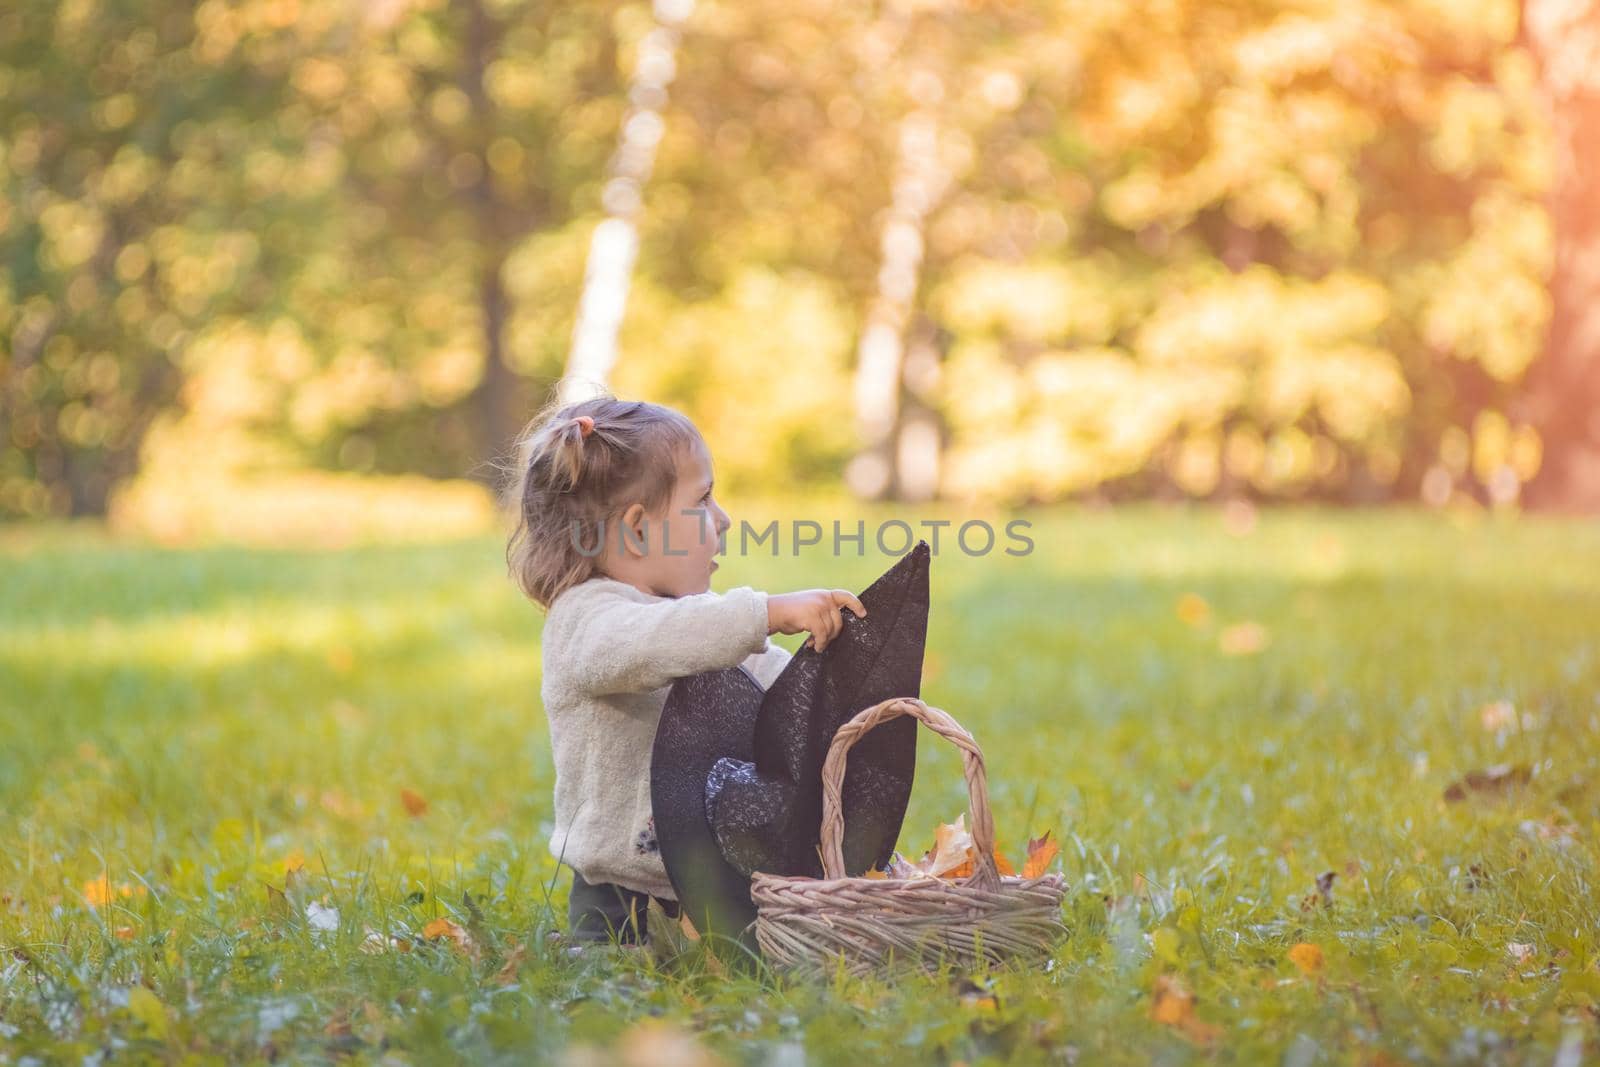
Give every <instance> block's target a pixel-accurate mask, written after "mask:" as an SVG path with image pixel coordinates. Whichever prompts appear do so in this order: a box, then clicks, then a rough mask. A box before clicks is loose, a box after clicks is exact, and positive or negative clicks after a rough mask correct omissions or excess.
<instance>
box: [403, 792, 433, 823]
mask: <svg viewBox="0 0 1600 1067" xmlns="http://www.w3.org/2000/svg"><path fill="white" fill-rule="evenodd" d="M400 803H401V804H402V805H404V807H405V809H406V814H407V815H410V816H411V817H412V818H413V819H420V818H421V817H422V816H424V815H426V814H428V798H427V797H425V796H423V795H422V794H421V793H418V792H416V791H415V790H411V789H402V790H400Z"/></svg>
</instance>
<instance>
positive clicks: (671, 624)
mask: <svg viewBox="0 0 1600 1067" xmlns="http://www.w3.org/2000/svg"><path fill="white" fill-rule="evenodd" d="M542 643H543V646H544V647H543V657H544V678H543V681H542V683H541V686H540V693H541V696H542V697H543V699H544V711H545V718H546V720H547V721H548V722H549V724H550V746H551V750H552V754H553V757H554V761H555V772H556V790H555V793H556V795H555V829H554V831H553V832H552V834H551V835H550V852H551V854H552V855H554V856H555V857H556V858H557V859H559V860H561V861H562V862H564V863H566V864H568V865H569V866H571V867H573V868H575V869H576V870H577V871H578V873H579V874H581V875H583V878H584V880H585V881H586V882H590V883H592V884H593V883H600V882H615V883H616V884H618V885H621V886H625V887H627V888H629V889H634V890H637V891H639V892H642V893H649V894H651V895H652V896H657V897H661V898H663V899H666V900H672V899H675V898H676V894H675V893H674V892H673V890H672V883H671V881H669V880H668V878H667V869H666V867H665V866H664V865H663V864H662V862H661V854H660V851H659V849H658V848H657V845H656V834H655V822H654V820H653V819H652V818H651V815H650V749H651V746H652V745H653V743H654V741H655V733H656V723H657V721H659V719H660V718H661V708H662V706H663V705H664V704H665V703H666V700H667V691H668V689H669V688H671V685H672V682H673V680H674V679H677V678H682V677H685V676H687V675H691V674H700V673H702V672H704V671H712V670H719V669H722V668H726V667H736V666H739V665H741V664H742V665H743V666H744V667H745V668H746V669H747V670H748V671H749V672H750V673H751V675H752V676H753V677H754V678H755V679H756V681H757V682H759V683H760V684H761V687H762V688H763V689H765V688H768V687H769V686H771V685H772V682H773V681H774V679H776V678H777V677H778V675H779V673H780V672H782V670H783V668H784V665H785V664H787V663H788V662H789V658H790V656H789V652H788V650H787V649H785V648H783V647H782V646H780V645H774V644H772V643H771V642H770V641H769V640H768V638H767V594H766V593H764V592H761V591H760V590H757V589H752V588H751V587H749V586H740V587H738V588H737V589H730V590H728V591H727V592H726V593H722V594H717V593H712V592H705V593H696V594H694V595H691V596H683V597H660V596H652V595H651V594H649V593H645V592H642V591H641V590H639V589H636V588H634V587H633V586H631V585H629V584H628V583H626V582H620V581H617V580H615V579H612V578H604V577H596V578H590V579H589V580H588V581H585V582H580V583H579V584H578V585H575V586H573V587H572V588H571V589H568V590H567V591H566V592H564V593H562V594H561V595H560V596H558V597H557V598H556V599H555V601H554V603H552V604H551V605H550V610H549V612H548V614H547V615H546V616H545V623H544V635H543V638H542Z"/></svg>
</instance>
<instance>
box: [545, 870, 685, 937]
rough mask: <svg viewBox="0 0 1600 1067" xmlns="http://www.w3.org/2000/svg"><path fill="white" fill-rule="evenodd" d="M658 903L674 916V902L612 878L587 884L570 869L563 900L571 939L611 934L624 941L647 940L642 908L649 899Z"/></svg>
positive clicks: (675, 908) (675, 914)
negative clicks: (567, 892) (569, 883)
mask: <svg viewBox="0 0 1600 1067" xmlns="http://www.w3.org/2000/svg"><path fill="white" fill-rule="evenodd" d="M651 900H654V901H655V902H656V903H657V904H659V905H661V910H662V911H664V912H666V914H667V916H668V917H669V918H673V919H676V918H677V917H678V902H677V901H676V900H662V899H661V898H660V897H651V896H650V895H649V894H648V893H640V892H637V891H636V890H632V889H625V888H623V887H622V886H620V885H617V884H615V883H613V882H601V883H599V884H598V885H590V884H589V883H588V882H585V881H584V880H583V875H581V874H579V873H578V872H577V871H573V872H572V895H571V896H570V897H569V898H568V900H567V927H568V929H569V930H570V931H571V936H572V939H573V940H575V941H607V940H610V939H611V937H612V936H613V935H615V936H616V939H617V940H618V941H619V942H620V943H622V944H624V945H642V944H647V943H648V942H649V940H650V931H649V929H648V927H647V926H646V924H645V909H646V908H647V907H648V906H649V904H650V901H651Z"/></svg>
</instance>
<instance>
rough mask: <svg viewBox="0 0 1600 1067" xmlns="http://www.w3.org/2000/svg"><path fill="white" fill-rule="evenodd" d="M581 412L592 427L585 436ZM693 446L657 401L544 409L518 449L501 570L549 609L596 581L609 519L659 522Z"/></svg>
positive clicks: (689, 429) (688, 426)
mask: <svg viewBox="0 0 1600 1067" xmlns="http://www.w3.org/2000/svg"><path fill="white" fill-rule="evenodd" d="M583 415H587V416H589V417H590V418H591V419H593V420H594V427H593V429H592V430H590V431H589V433H588V434H587V435H586V434H585V433H584V430H583V423H582V422H581V421H580V418H579V417H580V416H583ZM696 445H699V446H701V447H703V446H704V441H703V439H702V438H701V436H700V431H699V430H697V429H696V428H695V425H694V423H693V422H690V421H689V419H688V418H687V417H686V416H684V415H682V414H681V413H679V412H677V411H674V410H673V409H671V408H668V407H663V406H661V405H660V404H650V403H646V402H644V401H642V400H618V399H617V398H616V397H613V396H609V395H602V396H598V397H594V398H592V399H589V400H580V401H577V402H576V403H569V404H562V403H561V402H560V401H559V400H557V401H552V402H551V403H550V404H549V405H547V406H546V407H545V409H544V410H543V411H541V412H540V413H539V414H538V415H536V416H535V417H534V418H533V419H532V421H530V422H529V423H528V425H527V427H526V428H525V429H524V430H523V431H522V433H521V434H520V435H519V436H518V438H517V444H516V452H515V455H516V456H517V460H516V468H515V470H514V472H513V476H514V479H515V480H514V483H513V490H512V494H511V500H512V503H513V504H514V505H515V507H516V511H517V514H516V527H515V529H513V530H512V532H511V538H510V540H509V541H508V542H507V544H506V566H507V568H508V569H509V571H510V573H511V575H512V577H513V578H515V579H516V582H517V584H518V586H520V587H521V589H522V591H523V592H524V593H526V594H527V595H528V597H529V598H530V599H532V600H533V601H535V602H536V603H538V604H539V605H540V606H542V607H544V608H546V609H548V608H549V607H550V605H551V604H552V603H553V602H554V601H555V599H556V597H558V596H560V595H561V594H562V593H564V592H566V591H567V590H568V589H570V588H572V587H573V586H574V585H577V584H578V583H579V582H582V581H585V580H587V579H588V578H590V577H592V576H593V575H594V573H595V570H596V567H597V565H598V563H599V560H600V555H599V552H598V551H597V550H598V548H599V547H600V546H601V542H600V540H599V538H600V537H601V531H603V532H604V536H605V537H607V538H614V537H615V536H616V533H615V531H614V530H613V529H612V527H611V523H610V521H609V520H611V519H612V518H614V517H616V516H619V515H621V514H622V512H623V511H624V510H625V509H626V508H627V507H628V506H629V505H630V504H634V503H641V504H643V505H644V507H645V511H646V512H647V513H648V514H650V515H651V516H654V517H659V516H661V515H662V513H663V511H664V510H665V508H666V506H667V504H668V503H669V502H670V501H671V499H672V490H673V487H674V486H676V485H677V482H678V461H679V457H680V456H681V455H683V454H685V453H686V452H687V451H688V450H689V449H690V448H691V447H694V446H696ZM580 545H581V546H582V551H580V548H579V546H580ZM586 552H587V553H590V554H588V555H585V553H586Z"/></svg>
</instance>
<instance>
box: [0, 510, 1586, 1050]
mask: <svg viewBox="0 0 1600 1067" xmlns="http://www.w3.org/2000/svg"><path fill="white" fill-rule="evenodd" d="M923 514H924V515H933V514H934V512H931V511H930V512H925V513H923ZM1029 518H1030V519H1031V521H1032V522H1033V523H1034V526H1033V529H1032V531H1031V536H1032V537H1033V539H1034V541H1035V545H1036V548H1035V551H1034V552H1033V554H1031V555H1029V556H1027V557H1022V558H1013V557H1006V556H1002V555H991V556H987V557H982V558H969V557H967V556H964V555H963V554H962V553H961V552H959V551H955V550H953V547H954V546H953V545H952V544H950V543H949V531H946V533H945V535H944V540H943V541H942V543H941V545H940V549H941V550H940V552H939V554H938V556H937V558H936V559H935V560H934V563H933V571H932V589H933V613H932V621H931V628H930V633H929V649H928V661H927V677H926V680H925V682H924V685H923V697H924V699H926V700H928V701H929V702H930V703H933V704H935V705H938V706H940V707H942V708H944V709H946V710H947V711H949V712H951V713H952V714H953V715H955V717H956V718H958V719H959V720H961V721H962V722H963V723H964V724H965V725H966V726H967V727H968V728H969V729H971V730H972V731H973V732H974V734H975V735H976V736H977V738H978V740H979V742H980V743H982V744H983V745H984V747H985V751H986V754H987V756H988V761H989V779H990V783H991V787H992V799H993V803H994V808H995V816H996V821H997V824H998V827H999V831H1000V838H1001V847H1002V850H1003V851H1005V852H1006V853H1007V854H1008V855H1009V856H1010V857H1011V858H1012V859H1013V860H1016V859H1018V858H1019V857H1020V854H1021V852H1022V849H1023V846H1024V843H1025V842H1026V840H1027V838H1028V837H1029V836H1037V835H1038V834H1040V833H1042V832H1043V831H1044V830H1046V829H1050V830H1053V831H1054V833H1055V835H1056V836H1057V837H1058V838H1059V839H1060V840H1061V844H1062V850H1061V858H1060V863H1061V867H1062V870H1063V872H1064V874H1065V875H1066V877H1067V879H1068V881H1069V883H1070V887H1071V888H1070V890H1069V893H1068V897H1067V903H1066V919H1067V922H1068V925H1069V926H1070V929H1071V934H1070V937H1069V938H1067V939H1066V940H1065V941H1064V942H1063V943H1062V944H1061V945H1060V947H1059V949H1058V951H1057V953H1056V955H1055V958H1054V960H1053V961H1052V963H1051V964H1050V966H1049V967H1048V968H1047V969H1046V970H1044V971H1042V972H1037V973H1028V972H1023V971H1012V970H999V971H996V972H994V973H993V974H992V975H990V976H988V977H987V979H984V978H983V976H979V978H980V980H982V981H985V982H986V983H987V984H986V985H985V986H984V988H986V989H987V990H988V992H989V993H991V994H992V996H991V995H978V996H974V995H971V994H970V993H969V994H968V995H966V996H963V995H962V992H961V988H962V987H961V986H960V984H959V982H958V979H959V978H960V977H961V976H956V975H950V976H944V977H940V978H928V979H916V980H911V979H900V980H897V981H893V982H879V981H871V982H865V981H838V982H834V983H832V984H829V985H826V986H812V985H807V984H804V983H794V982H786V981H783V980H781V979H776V978H773V977H771V976H767V977H762V976H739V975H737V974H729V973H726V971H725V969H724V968H722V967H721V966H719V961H717V960H715V959H708V958H707V957H706V955H705V953H704V952H703V951H702V950H698V949H695V950H691V951H689V952H688V953H687V954H685V955H684V956H682V957H680V958H679V959H677V960H675V961H672V960H657V959H655V958H653V957H650V956H646V955H642V954H637V953H613V952H604V953H587V954H584V955H581V956H577V957H574V956H572V955H570V954H568V953H567V952H566V951H565V950H564V948H563V946H562V945H561V943H560V940H559V938H556V937H552V936H551V935H552V933H553V932H554V931H557V930H559V929H560V928H561V926H562V925H563V920H564V917H565V895H566V888H567V880H566V878H565V877H564V876H563V877H558V876H557V872H556V869H555V864H554V861H553V860H552V859H551V857H550V856H549V855H548V854H547V851H546V848H545V840H546V837H547V834H548V832H549V818H550V799H551V786H552V778H551V766H550V758H549V753H548V750H547V741H546V735H545V726H544V722H543V719H542V716H541V711H540V705H539V670H540V663H539V659H540V657H539V631H540V622H541V618H542V617H541V615H540V614H539V612H538V611H537V610H536V609H535V608H534V607H533V606H532V605H531V604H529V603H527V602H526V601H524V600H522V599H521V598H520V595H519V594H517V593H516V591H515V590H514V588H513V586H512V585H511V584H510V582H509V581H508V580H507V578H506V577H505V575H504V564H503V559H502V552H503V548H502V543H501V542H500V541H499V540H498V539H496V538H493V537H488V538H483V539H476V540H467V541H459V542H454V543H447V544H431V545H409V546H376V547H362V548H352V549H346V550H337V551H333V550H329V551H286V550H266V549H247V548H239V547H218V548H209V549H201V550H185V551H174V550H165V549H160V548H156V547H151V546H142V545H129V544H122V543H117V542H111V541H107V540H104V539H103V538H102V537H100V536H99V535H98V534H97V533H96V532H95V531H94V530H93V529H92V528H83V527H76V526H72V527H54V528H47V529H44V530H26V529H21V530H11V531H6V532H0V739H3V740H0V812H3V813H4V819H3V821H0V1061H7V1060H9V1061H11V1062H22V1061H24V1060H25V1058H27V1057H29V1056H32V1057H36V1058H37V1059H38V1060H39V1061H43V1062H57V1061H63V1062H78V1061H80V1060H82V1061H84V1062H94V1057H95V1056H96V1055H97V1054H104V1055H105V1056H106V1057H107V1058H110V1059H115V1060H119V1061H123V1062H126V1061H133V1062H138V1061H139V1059H140V1058H141V1057H143V1058H145V1059H148V1060H149V1061H152V1062H178V1061H182V1062H206V1061H212V1060H215V1061H221V1060H227V1061H238V1060H251V1059H255V1058H261V1059H270V1058H275V1057H276V1058H285V1059H289V1060H293V1061H300V1062H306V1061H309V1062H319V1061H332V1060H341V1059H351V1058H353V1059H354V1060H355V1061H357V1062H364V1061H380V1060H386V1061H388V1062H417V1063H427V1062H441V1061H446V1060H449V1059H453V1058H456V1057H465V1058H469V1059H472V1060H479V1061H497V1060H499V1061H505V1062H514V1063H525V1062H530V1061H533V1062H540V1061H558V1062H585V1063H589V1062H602V1063H604V1062H618V1063H628V1064H634V1063H638V1064H645V1063H683V1064H690V1063H698V1062H703V1061H704V1058H705V1057H717V1058H720V1059H722V1060H726V1061H730V1062H743V1063H753V1064H782V1065H796V1067H797V1065H799V1064H802V1063H812V1064H824V1063H849V1064H887V1063H897V1062H903V1061H905V1060H907V1059H912V1060H918V1061H928V1062H957V1061H966V1062H980V1061H992V1062H1019V1063H1074V1062H1083V1063H1103V1062H1130V1063H1145V1062H1149V1061H1152V1060H1159V1061H1163V1062H1167V1061H1187V1060H1207V1059H1216V1060H1223V1061H1229V1062H1260V1061H1265V1060H1271V1061H1274V1062H1277V1061H1280V1060H1282V1061H1283V1062H1288V1063H1293V1064H1297V1065H1298V1064H1310V1063H1315V1062H1350V1061H1354V1062H1372V1063H1402V1062H1441V1061H1444V1062H1451V1061H1459V1062H1505V1063H1522V1062H1537V1063H1546V1064H1547V1063H1551V1062H1552V1061H1554V1060H1555V1059H1556V1058H1557V1057H1558V1055H1559V1054H1564V1055H1565V1056H1567V1057H1572V1056H1574V1055H1581V1054H1582V1053H1584V1052H1587V1053H1588V1056H1589V1057H1593V1056H1595V1055H1596V1054H1597V1053H1600V1016H1597V1010H1600V943H1597V936H1596V935H1597V922H1600V918H1597V915H1600V906H1597V903H1596V900H1597V885H1596V879H1597V870H1596V860H1597V855H1600V853H1597V848H1596V838H1597V834H1600V525H1596V524H1594V523H1578V522H1566V523H1562V522H1555V521H1532V520H1520V521H1518V520H1497V519H1489V518H1474V517H1464V518H1455V519H1452V518H1448V517H1443V516H1439V515H1424V514H1416V513H1386V514H1370V513H1331V512H1316V511H1276V512H1264V513H1262V514H1261V516H1260V517H1259V520H1258V521H1256V522H1255V524H1254V525H1253V526H1250V527H1248V528H1247V527H1246V526H1242V525H1240V524H1238V523H1232V524H1230V523H1229V522H1227V521H1225V519H1224V516H1223V514H1222V513H1220V512H1218V511H1215V510H1209V509H1176V510H1165V509H1160V508H1154V507H1151V508H1140V509H1131V510H1124V511H1118V512H1103V511H1099V512H1097V511H1082V510H1066V511H1049V512H1040V513H1036V514H1033V515H1031V516H1029ZM869 529H870V526H869ZM869 542H870V537H869ZM1003 544H1004V542H1002V547H1003ZM870 548H871V546H870V543H869V552H870ZM849 550H850V551H852V552H853V549H849ZM888 562H889V560H887V559H886V558H884V557H882V556H879V555H876V554H869V555H868V556H867V557H865V558H859V559H858V558H856V557H855V556H854V555H850V556H846V557H845V558H844V559H834V558H832V557H831V556H830V555H829V554H827V553H818V552H816V551H815V550H813V551H812V552H811V553H808V554H803V555H801V556H800V557H798V558H793V557H790V556H787V555H785V556H783V557H781V558H778V559H772V558H743V559H741V558H730V559H729V560H727V561H726V562H725V564H724V566H723V568H722V570H721V571H720V572H719V574H718V576H717V579H716V587H717V588H718V589H726V588H729V587H732V586H735V585H742V584H754V585H757V586H759V587H761V588H765V589H771V590H783V589H789V588H803V587H808V586H816V585H829V586H845V587H852V588H860V587H861V586H862V585H863V584H865V582H867V581H868V580H870V579H871V578H872V577H873V576H875V575H876V574H878V573H880V572H881V571H882V570H883V569H884V568H885V567H886V566H887V565H888ZM782 640H783V641H784V643H785V644H786V645H788V646H789V647H791V648H793V647H794V646H795V645H797V644H798V643H799V641H800V637H798V636H795V637H790V638H784V639H782ZM1473 772H1480V773H1478V774H1476V775H1475V776H1474V777H1472V778H1471V779H1467V776H1468V775H1469V774H1470V773H1473ZM1464 780H1465V784H1459V783H1462V782H1463V781H1464ZM1453 784H1455V785H1456V788H1455V789H1454V790H1452V789H1451V787H1452V785H1453ZM1447 794H1449V796H1450V797H1459V799H1449V798H1447ZM965 806H966V797H965V789H964V784H963V782H962V778H961V773H960V764H959V760H958V759H957V757H956V755H955V753H954V750H950V749H947V748H945V747H941V745H940V743H938V742H937V741H936V740H935V739H933V738H931V737H924V739H923V742H922V746H921V751H920V755H919V766H918V774H917V785H916V789H915V793H914V795H913V798H912V804H911V810H910V813H909V816H908V818H907V822H906V828H905V832H904V834H903V836H902V839H901V847H902V849H903V850H905V851H907V852H913V851H914V852H915V853H917V854H920V853H921V851H922V850H923V849H924V848H926V847H927V845H928V844H929V843H930V842H931V839H932V834H933V830H934V827H935V825H936V824H937V823H939V822H942V821H949V820H952V819H954V817H955V816H956V815H957V814H958V813H960V812H962V811H963V810H964V809H965ZM302 865H303V866H302ZM291 872H292V873H291ZM1327 872H1332V883H1331V887H1329V886H1328V882H1327V878H1326V877H1323V885H1324V887H1326V892H1321V891H1319V889H1318V880H1319V876H1324V875H1325V874H1326V873H1327ZM441 919H445V920H449V921H450V922H451V923H454V924H456V926H455V927H450V926H448V925H446V924H442V923H438V922H436V920H441ZM430 923H432V924H433V925H432V926H431V927H430ZM456 929H459V930H460V931H462V933H460V934H459V935H458V936H452V935H453V934H454V931H455V930H456ZM441 931H442V932H443V933H441ZM430 932H431V933H432V934H433V936H432V937H431V939H430V938H429V937H428V936H427V935H428V934H429V933H430ZM1297 946H1299V947H1297ZM1304 946H1314V947H1304ZM1191 996H1192V998H1193V1000H1192V1001H1191V1000H1190V999H1188V998H1189V997H1191ZM85 1057H89V1059H85ZM1560 1062H1562V1063H1569V1062H1570V1063H1576V1062H1578V1060H1577V1059H1571V1058H1569V1059H1562V1060H1561V1061H1560Z"/></svg>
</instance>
